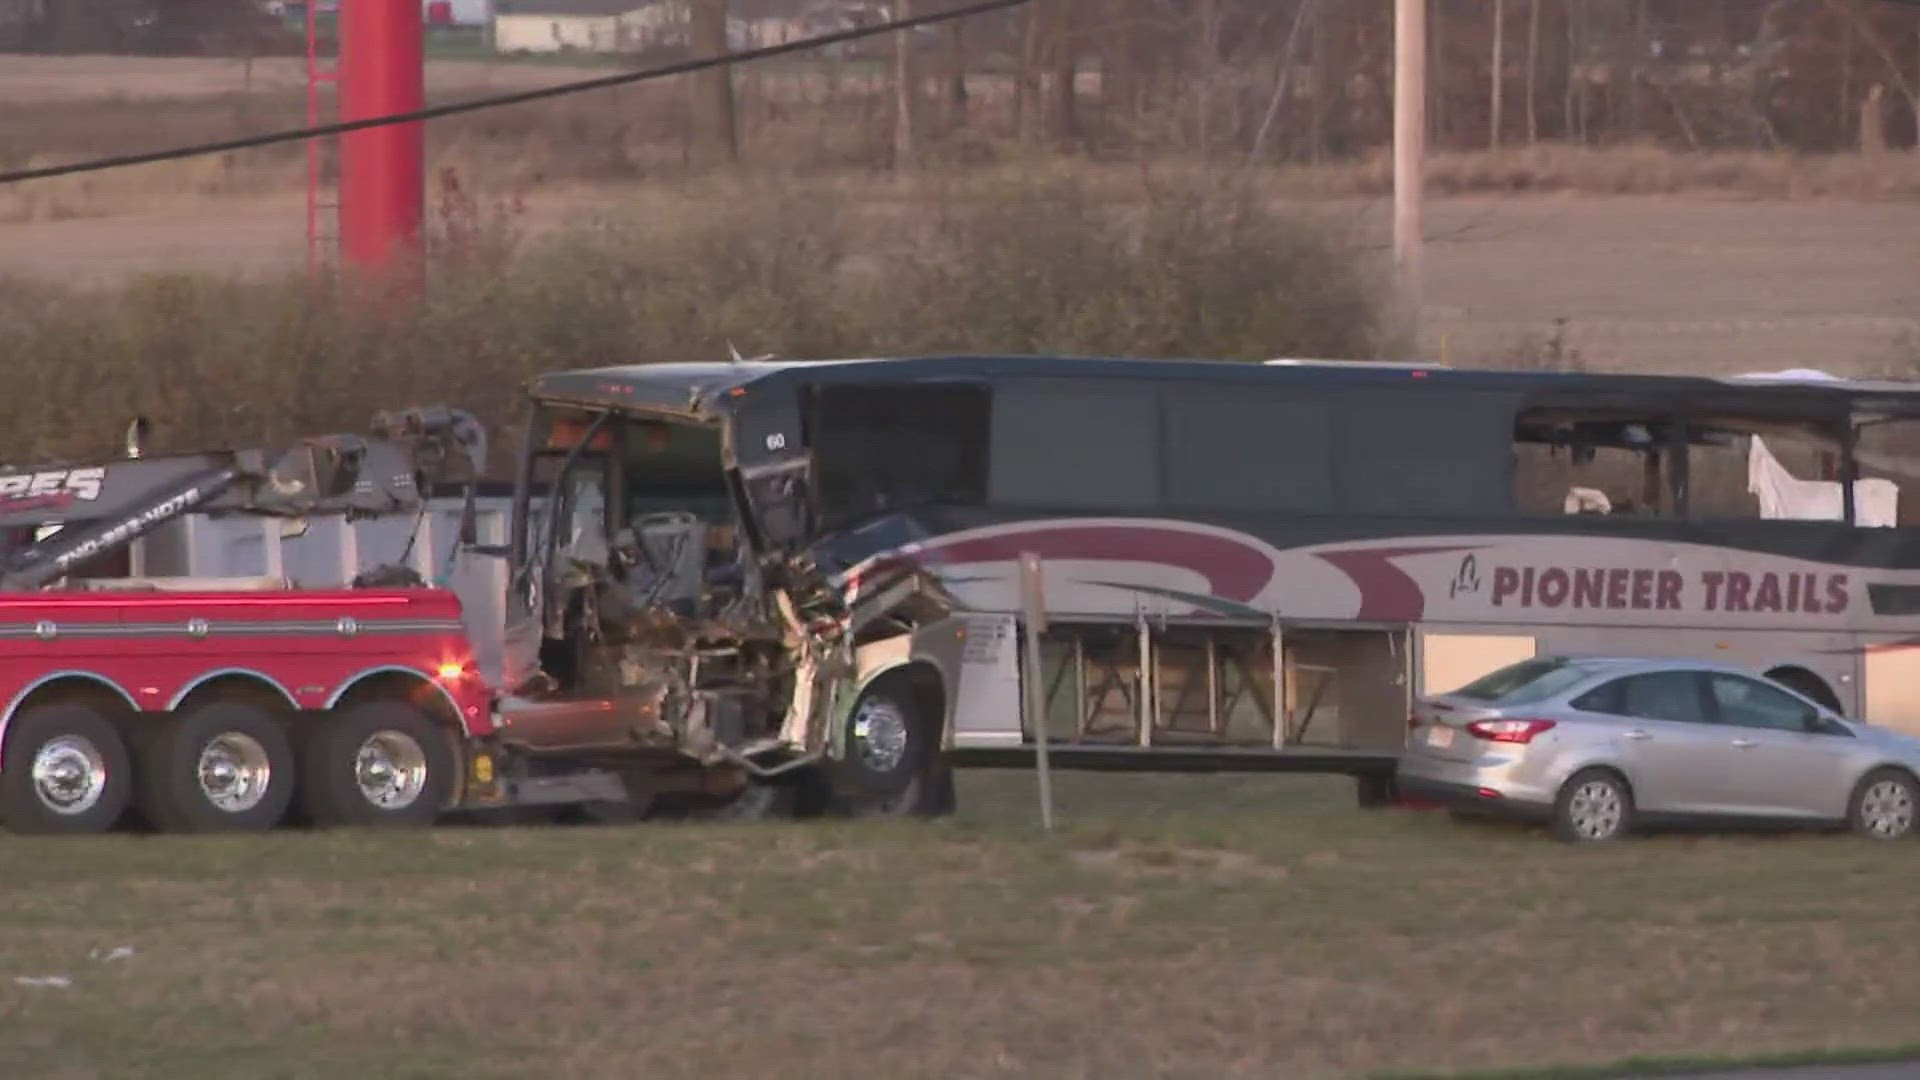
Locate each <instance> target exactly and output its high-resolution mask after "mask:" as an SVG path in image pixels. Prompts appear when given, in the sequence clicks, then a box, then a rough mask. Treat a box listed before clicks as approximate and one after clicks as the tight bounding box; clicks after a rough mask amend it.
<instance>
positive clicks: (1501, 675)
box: [1447, 659, 1592, 705]
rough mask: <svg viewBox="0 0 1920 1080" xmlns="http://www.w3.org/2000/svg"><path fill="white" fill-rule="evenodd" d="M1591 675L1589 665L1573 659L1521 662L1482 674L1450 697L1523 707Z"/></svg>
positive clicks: (1565, 688) (1449, 695)
mask: <svg viewBox="0 0 1920 1080" xmlns="http://www.w3.org/2000/svg"><path fill="white" fill-rule="evenodd" d="M1591 674H1592V672H1591V671H1590V670H1589V669H1588V668H1587V667H1586V666H1584V665H1582V664H1578V663H1575V662H1574V661H1571V660H1564V659H1533V660H1522V661H1520V662H1519V663H1517V664H1509V665H1507V666H1506V667H1503V668H1501V669H1500V670H1498V671H1495V672H1492V673H1490V674H1487V675H1482V676H1481V677H1480V678H1478V679H1475V680H1474V681H1472V682H1470V683H1468V684H1467V685H1465V686H1463V687H1461V688H1460V689H1458V690H1455V691H1454V692H1453V693H1451V694H1448V695H1447V696H1448V697H1455V698H1466V699H1467V700H1469V701H1479V702H1484V703H1486V704H1488V705H1520V704H1525V703H1527V702H1533V701H1540V700H1542V699H1543V698H1548V697H1552V696H1553V695H1555V694H1557V693H1560V692H1561V691H1562V690H1567V689H1570V688H1571V687H1573V686H1575V685H1577V684H1578V683H1580V682H1581V681H1582V680H1584V679H1586V678H1587V676H1589V675H1591Z"/></svg>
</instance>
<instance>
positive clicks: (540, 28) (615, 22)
mask: <svg viewBox="0 0 1920 1080" xmlns="http://www.w3.org/2000/svg"><path fill="white" fill-rule="evenodd" d="M686 40H687V4H686V0H498V2H497V3H496V4H495V5H494V12H493V44H494V49H495V50H496V51H499V52H504V53H513V52H529V53H553V52H599V53H619V52H640V51H643V50H646V49H649V48H658V47H661V46H671V45H684V44H686Z"/></svg>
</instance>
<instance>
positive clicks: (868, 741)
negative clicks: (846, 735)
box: [849, 697, 907, 773]
mask: <svg viewBox="0 0 1920 1080" xmlns="http://www.w3.org/2000/svg"><path fill="white" fill-rule="evenodd" d="M849 731H850V732H851V734H852V735H853V739H854V742H855V744H856V746H855V752H856V753H858V754H859V755H860V763H861V764H862V765H865V766H866V767H867V768H869V769H871V770H873V771H874V772H877V773H890V772H892V771H894V770H895V769H898V768H899V767H900V763H901V762H902V761H905V760H906V757H907V718H906V717H905V716H904V715H902V714H901V712H900V709H899V707H898V706H896V705H895V704H894V703H893V702H891V701H888V700H887V699H885V698H881V697H869V698H866V699H864V700H863V701H861V702H860V704H859V705H857V706H855V707H854V711H853V723H852V725H851V727H850V728H849Z"/></svg>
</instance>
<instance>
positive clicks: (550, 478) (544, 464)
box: [501, 363, 964, 813]
mask: <svg viewBox="0 0 1920 1080" xmlns="http://www.w3.org/2000/svg"><path fill="white" fill-rule="evenodd" d="M768 366H769V365H756V364H745V363H735V364H724V365H714V366H712V367H703V366H696V365H672V366H669V367H659V368H648V367H636V368H616V369H606V370H599V371H583V372H570V373H564V374H557V375H552V376H548V377H547V378H545V379H542V380H540V381H539V382H538V383H537V384H536V385H535V387H534V388H533V395H532V396H533V399H534V406H535V415H534V417H533V420H532V423H531V425H530V427H529V429H528V433H527V435H528V439H527V452H526V456H525V460H524V466H523V471H522V476H521V478H520V483H519V485H518V494H517V496H516V500H515V512H514V530H513V535H512V538H511V544H510V551H509V552H508V553H507V554H509V555H510V558H511V563H512V568H513V569H512V586H511V589H510V594H509V597H508V626H507V642H506V650H505V655H506V657H507V660H506V666H505V671H504V672H503V674H504V676H505V678H504V685H506V686H507V687H510V688H512V693H511V695H510V696H509V697H508V698H506V699H505V700H504V701H503V702H502V704H501V719H502V722H503V739H502V746H501V749H502V750H503V751H505V752H506V753H505V755H504V758H503V765H504V766H505V768H506V770H507V774H506V776H505V778H506V779H508V780H510V781H512V780H515V779H517V780H518V781H519V782H520V784H521V797H520V799H519V800H518V801H538V800H530V799H528V798H527V797H526V793H527V792H529V791H531V790H534V789H535V788H536V787H537V786H538V785H540V784H541V783H543V782H544V783H547V784H550V785H554V786H556V787H557V788H558V789H560V790H556V791H555V792H554V794H553V796H552V801H555V802H567V801H578V800H579V799H580V798H582V795H581V792H580V791H579V789H578V785H579V784H580V783H581V782H583V781H582V778H588V777H590V778H596V782H598V783H600V784H602V785H603V790H602V792H601V794H600V795H599V796H598V797H599V798H602V799H604V800H607V801H620V802H628V803H631V804H634V805H636V806H647V805H659V804H664V803H671V802H672V801H674V800H676V799H683V798H685V797H687V796H689V795H692V796H695V797H697V798H700V799H714V798H717V799H719V800H721V805H724V806H742V805H752V806H766V805H774V804H775V800H779V799H783V798H791V799H793V800H797V801H799V802H800V803H801V804H812V805H815V806H819V807H822V808H824V807H827V806H836V807H840V808H844V809H847V810H854V811H861V812H891V813H899V812H914V811H937V810H940V809H944V808H945V807H946V806H947V805H948V804H949V803H950V800H951V795H950V792H951V777H950V774H949V773H948V771H947V770H946V768H945V766H944V762H943V748H944V744H945V742H946V739H947V726H948V725H947V717H948V716H949V715H950V713H951V705H952V703H953V701H954V697H955V694H956V693H957V690H958V688H957V686H956V685H955V682H956V678H957V673H958V672H959V670H960V664H959V656H960V652H961V649H962V647H963V638H964V630H963V629H962V624H961V623H959V622H958V621H956V620H955V619H954V618H953V617H952V604H951V602H950V600H949V598H947V597H946V596H945V595H944V594H943V592H942V591H941V589H940V587H939V585H938V584H937V582H936V581H935V580H934V579H932V578H930V577H928V576H926V575H924V574H922V573H921V572H920V571H918V570H917V569H915V568H913V567H912V566H910V565H906V564H902V565H900V566H898V567H896V568H894V569H892V570H890V571H888V570H881V571H871V570H869V571H868V572H865V573H863V574H862V575H861V576H859V577H858V578H853V577H849V576H847V575H837V576H836V575H831V574H829V573H826V572H823V571H822V570H821V569H820V568H819V567H818V566H816V564H815V562H814V560H813V551H814V548H815V545H816V544H817V542H818V541H819V540H820V537H819V535H818V534H817V532H816V528H815V524H814V523H815V520H816V513H815V506H814V500H813V497H812V491H813V462H812V458H811V455H810V454H809V452H808V450H807V447H806V441H805V438H804V433H803V431H802V430H801V429H802V425H801V423H800V419H799V417H800V410H799V407H798V403H797V402H796V401H794V400H792V397H793V395H792V392H791V391H788V392H787V393H786V394H785V395H784V399H783V395H781V394H780V393H779V392H777V391H767V392H764V393H761V392H756V391H755V389H754V388H753V387H752V386H751V383H752V381H753V378H754V377H755V376H756V375H758V374H762V373H764V368H766V367H768Z"/></svg>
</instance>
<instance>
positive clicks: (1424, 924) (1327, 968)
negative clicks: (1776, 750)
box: [0, 775, 1920, 1080]
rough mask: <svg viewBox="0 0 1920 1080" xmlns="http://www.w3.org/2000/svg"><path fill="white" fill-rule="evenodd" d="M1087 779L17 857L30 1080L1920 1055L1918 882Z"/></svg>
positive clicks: (1331, 791)
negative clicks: (666, 814) (1035, 818)
mask: <svg viewBox="0 0 1920 1080" xmlns="http://www.w3.org/2000/svg"><path fill="white" fill-rule="evenodd" d="M1066 779H1067V781H1068V782H1067V783H1064V784H1063V785H1062V786H1061V796H1060V797H1061V805H1062V813H1063V816H1064V820H1065V822H1066V833H1065V835H1064V836H1063V837H1061V838H1058V839H1056V840H1053V841H1046V840H1043V839H1041V838H1038V837H1037V836H1036V835H1035V832H1036V830H1035V829H1034V827H1033V825H1032V821H1031V819H1032V814H1031V806H1030V799H1031V790H1030V781H1029V780H1028V779H1027V778H1025V777H1023V776H1014V775H1007V776H992V775H985V776H978V777H973V776H970V777H968V778H966V784H965V788H964V790H963V792H962V798H963V804H965V805H966V806H968V807H969V809H967V810H966V811H964V812H963V816H962V818H961V819H960V820H958V821H955V822H951V823H946V824H941V825H932V826H929V825H870V826H861V825H846V826H834V825H807V826H795V827H787V826H773V825H768V826H744V827H705V826H680V827H643V828H633V829H610V830H579V829H575V830H544V831H519V830H452V829H448V830H443V831H438V832H434V833H430V834H424V835H406V836H382V837H355V836H344V835H331V836H292V837H281V838H276V839H273V840H265V839H259V840H253V839H222V840H172V839H117V838H116V839H105V840H101V841H98V842H76V841H70V840H69V841H48V842H40V841H26V840H18V839H13V840H6V841H4V842H0V873H4V875H5V878H6V880H7V881H8V883H9V890H8V892H9V905H8V908H9V911H8V914H9V918H8V920H7V925H6V927H5V928H4V929H0V973H4V974H6V975H8V976H12V975H43V974H65V975H69V976H71V977H72V978H73V979H74V985H73V986H72V987H71V988H70V989H67V990H51V989H30V988H24V987H17V986H11V985H7V984H6V983H5V982H0V1017H4V1024H0V1032H4V1034H0V1070H4V1072H5V1073H6V1074H7V1075H16V1076H25V1075H33V1076H40V1077H60V1078H72V1080H80V1078H85V1077H107V1076H111V1077H114V1078H116V1080H119V1078H131V1077H142V1076H154V1077H162V1076H175V1075H194V1076H199V1077H208V1078H216V1077H223V1076H254V1075H260V1071H261V1070H262V1069H267V1070H268V1071H270V1072H271V1073H272V1074H273V1075H276V1076H285V1077H298V1076H322V1075H347V1074H352V1073H366V1074H376V1075H380V1076H392V1077H402V1076H423V1077H424V1076H446V1075H456V1074H457V1075H469V1076H524V1075H530V1074H533V1073H535V1072H540V1073H544V1074H547V1075H554V1076H563V1077H600V1076H605V1077H610V1078H611V1077H621V1078H625V1077H632V1076H648V1077H662V1078H665V1077H676V1076H688V1077H694V1076H701V1077H705V1076H714V1075H729V1076H737V1075H754V1076H794V1077H818V1076H840V1075H856V1074H870V1075H885V1076H901V1077H908V1076H929V1077H931V1076H941V1077H945V1076H977V1077H988V1076H1046V1077H1065V1076H1110V1075H1121V1076H1141V1075H1152V1076H1193V1077H1202V1076H1263V1077H1264V1076H1288V1077H1302V1078H1306V1077H1314V1076H1334V1075H1355V1074H1359V1073H1362V1072H1366V1071H1369V1070H1376V1069H1393V1068H1414V1067H1418V1068H1422V1069H1440V1068H1467V1067H1494V1066H1524V1065H1534V1064H1541V1063H1547V1062H1592V1061H1603V1060H1611V1059H1618V1058H1620V1057H1623V1056H1627V1055H1633V1054H1645V1055H1672V1054H1688V1055H1715V1054H1755V1053H1765V1052H1791V1051H1807V1050H1819V1049H1825V1048H1835V1047H1845V1046H1850V1045H1888V1044H1894V1043H1900V1042H1909V1041H1912V1040H1914V1039H1915V1037H1916V1036H1920V1026H1917V1025H1916V1021H1915V1019H1914V1017H1913V1015H1912V1011H1911V1008H1910V1002H1911V1001H1912V1000H1913V997H1914V995H1915V994H1916V993H1920V933H1917V932H1916V931H1920V908H1917V907H1916V905H1915V902H1914V900H1913V899H1912V896H1911V889H1910V888H1909V883H1910V879H1911V876H1912V869H1913V866H1912V863H1913V854H1912V852H1911V851H1909V850H1907V849H1906V848H1904V847H1885V846H1874V845H1870V844H1866V843H1861V842H1855V841H1851V840H1848V839H1844V838H1828V837H1814V838H1796V839H1764V838H1762V839H1740V838H1705V839H1689V838H1669V839H1656V840H1644V841H1637V842H1632V843H1627V844H1623V845H1621V846H1620V847H1617V848H1613V849H1610V850H1604V851H1591V852H1588V851H1571V850H1568V849H1565V848H1562V847H1560V846H1557V845H1554V844H1552V843H1550V842H1548V841H1546V840H1544V839H1541V838H1539V837H1536V836H1532V835H1529V834H1524V833H1517V832H1516V833H1507V832H1504V831H1496V830H1485V829H1471V830H1461V829H1458V828H1456V827H1453V826H1452V825H1451V824H1450V823H1449V822H1448V821H1447V820H1446V819H1445V818H1442V817H1438V816H1432V815H1419V814H1376V815H1363V814H1360V813H1357V812H1355V811H1353V810H1351V809H1349V802H1348V796H1347V792H1346V789H1345V788H1344V786H1342V785H1339V784H1333V783H1324V782H1318V781H1290V780H1277V781H1266V780H1255V779H1244V780H1234V781H1225V780H1212V779H1210V780H1159V781H1155V780H1128V779H1118V780H1116V779H1104V778H1101V779H1096V778H1088V777H1069V778H1066ZM119 945H130V946H132V947H134V948H135V949H136V950H137V952H136V955H135V956H134V957H132V958H131V959H127V960H122V961H115V962H106V963H102V962H99V961H95V960H89V959H88V954H89V952H90V951H92V950H96V949H102V950H104V949H110V948H112V947H114V946H119ZM53 1062H57V1063H58V1064H57V1065H54V1066H52V1067H49V1063H53Z"/></svg>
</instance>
